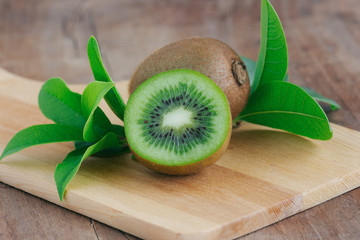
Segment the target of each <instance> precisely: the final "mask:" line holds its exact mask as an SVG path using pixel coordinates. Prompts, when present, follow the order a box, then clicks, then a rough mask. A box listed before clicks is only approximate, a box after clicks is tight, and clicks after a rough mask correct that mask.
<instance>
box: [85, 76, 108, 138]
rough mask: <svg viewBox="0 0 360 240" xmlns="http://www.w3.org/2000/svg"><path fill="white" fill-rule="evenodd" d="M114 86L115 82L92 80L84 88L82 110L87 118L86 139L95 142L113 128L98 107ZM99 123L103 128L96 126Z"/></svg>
mask: <svg viewBox="0 0 360 240" xmlns="http://www.w3.org/2000/svg"><path fill="white" fill-rule="evenodd" d="M113 86H114V83H107V82H92V83H90V84H89V85H88V86H87V87H86V88H85V90H84V92H83V95H82V97H81V110H82V113H83V114H84V116H85V117H86V118H87V121H86V123H85V127H84V139H85V141H87V142H95V141H97V140H99V139H100V138H102V137H103V136H104V135H105V134H106V133H107V132H109V131H110V130H111V129H112V125H111V123H110V121H109V119H108V118H107V117H106V115H105V114H103V112H102V111H101V110H100V108H98V105H99V103H100V101H101V99H102V98H103V97H104V96H105V94H106V93H107V92H108V91H109V90H110V89H111V88H112V87H113ZM96 125H99V126H100V127H101V128H98V129H97V128H96Z"/></svg>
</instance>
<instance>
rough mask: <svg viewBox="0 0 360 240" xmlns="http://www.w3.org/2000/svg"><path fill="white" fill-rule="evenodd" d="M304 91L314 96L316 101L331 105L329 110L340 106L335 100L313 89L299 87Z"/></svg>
mask: <svg viewBox="0 0 360 240" xmlns="http://www.w3.org/2000/svg"><path fill="white" fill-rule="evenodd" d="M301 88H302V89H303V90H304V91H305V92H307V93H308V94H309V95H310V96H311V97H312V98H314V99H315V100H316V101H318V102H322V103H325V104H329V105H330V107H331V110H333V111H334V110H337V109H341V106H340V105H339V104H338V103H337V102H335V101H334V100H331V99H329V98H326V97H324V96H323V95H321V94H320V93H317V92H315V91H314V90H312V89H310V88H307V87H301Z"/></svg>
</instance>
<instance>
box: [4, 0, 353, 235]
mask: <svg viewBox="0 0 360 240" xmlns="http://www.w3.org/2000/svg"><path fill="white" fill-rule="evenodd" d="M260 2H261V1H260V0H256V1H255V0H242V1H235V0H225V1H224V0H223V1H220V0H219V1H206V0H202V1H192V0H185V1H184V0H182V1H181V0H178V1H165V0H161V1H155V0H152V1H149V0H142V1H132V0H123V1H117V0H111V1H110V0H108V1H96V0H80V1H74V0H62V1H50V0H44V1H40V0H38V1H36V0H27V1H21V0H0V67H2V68H5V69H6V70H8V71H10V72H13V73H16V74H18V75H22V76H25V77H28V78H32V79H37V80H39V81H45V80H47V79H48V78H50V77H53V76H61V77H62V78H64V79H65V80H66V81H67V82H68V83H88V82H90V81H92V76H91V70H90V67H89V64H88V61H87V57H86V45H87V41H88V38H89V36H90V35H95V36H96V37H97V39H98V41H99V42H100V45H101V50H102V54H103V58H104V61H105V64H106V67H107V68H108V70H109V72H110V74H111V76H112V78H113V79H114V80H115V81H120V80H125V79H129V77H130V76H131V74H132V72H133V71H134V69H135V67H136V66H137V64H139V63H140V62H141V61H142V59H143V58H145V57H146V56H148V55H149V54H150V53H151V52H153V51H154V50H155V49H157V48H160V47H162V46H163V45H165V44H167V43H169V42H172V41H175V40H179V39H182V38H187V37H192V36H206V37H213V38H217V39H220V40H222V41H224V42H226V43H228V44H229V45H230V46H231V47H232V48H233V49H234V50H235V51H237V52H238V53H239V54H241V55H245V56H248V57H250V58H253V59H256V58H257V54H258V49H259V44H260ZM272 2H273V5H274V7H275V9H276V10H277V12H278V14H279V16H280V18H281V20H282V23H283V27H284V29H285V33H286V36H287V40H288V48H289V56H290V60H289V75H290V81H291V82H293V83H296V84H299V85H305V86H308V87H311V88H313V89H315V90H316V91H318V92H320V93H322V94H323V95H325V96H328V97H331V98H332V99H334V100H336V101H337V102H338V103H340V105H341V106H342V109H341V110H340V111H336V112H332V113H329V114H328V117H329V119H330V121H332V122H334V123H337V124H340V125H343V126H346V127H349V128H352V129H356V130H360V105H359V100H360V98H359V93H360V92H359V90H360V27H359V26H360V1H359V0H342V1H338V0H301V1H300V0H298V1H287V0H272ZM29 90H30V89H29ZM139 227H141V226H139ZM359 236H360V189H356V190H353V191H351V192H349V193H346V194H344V195H342V196H340V197H337V198H335V199H332V200H330V201H328V202H325V203H323V204H321V205H319V206H317V207H314V208H312V209H310V210H307V211H305V212H303V213H299V214H297V215H295V216H293V217H290V218H287V219H285V220H283V221H281V222H279V223H276V224H273V225H271V226H269V227H266V228H264V229H261V230H259V231H256V232H254V233H251V234H249V235H247V236H245V237H243V238H241V239H246V240H248V239H358V238H359ZM39 238H41V239H70V238H71V239H136V238H135V237H133V236H131V235H129V234H127V233H123V232H121V231H119V230H116V229H113V228H111V227H108V226H106V225H104V224H102V223H99V222H97V221H95V220H92V219H89V218H87V217H84V216H81V215H79V214H76V213H74V212H71V211H69V210H66V209H63V208H61V207H58V206H56V205H54V204H51V203H49V202H47V201H44V200H41V199H39V198H37V197H34V196H31V195H29V194H27V193H24V192H22V191H20V190H17V189H15V188H12V187H10V186H8V185H6V184H3V183H0V239H39Z"/></svg>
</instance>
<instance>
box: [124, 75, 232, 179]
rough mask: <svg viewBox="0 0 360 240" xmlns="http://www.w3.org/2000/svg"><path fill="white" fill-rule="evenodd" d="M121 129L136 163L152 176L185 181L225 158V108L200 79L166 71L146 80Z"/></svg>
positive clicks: (217, 94) (223, 100)
mask: <svg viewBox="0 0 360 240" xmlns="http://www.w3.org/2000/svg"><path fill="white" fill-rule="evenodd" d="M124 128H125V135H126V138H127V140H128V144H129V147H130V149H131V151H132V152H133V154H134V155H135V158H136V159H137V160H138V161H139V162H140V163H142V164H143V165H145V166H146V167H148V168H150V169H152V170H154V171H156V172H160V173H165V174H169V175H187V174H192V173H195V172H198V171H199V170H201V169H203V168H204V167H206V166H208V165H210V164H212V163H214V162H216V161H217V160H218V159H219V158H220V156H221V155H222V154H223V153H224V152H225V150H226V148H227V146H228V144H229V141H230V137H231V113H230V107H229V104H228V101H227V98H226V96H225V94H224V93H223V92H222V91H221V89H220V88H219V87H218V86H217V85H216V84H215V83H214V82H213V81H212V80H211V79H209V78H208V77H206V76H205V75H203V74H201V73H199V72H196V71H193V70H188V69H180V70H171V71H167V72H163V73H160V74H157V75H155V76H153V77H151V78H150V79H148V80H147V81H145V82H143V83H142V84H140V85H139V86H138V87H137V88H136V90H135V91H134V92H133V94H131V96H130V98H129V100H128V102H127V105H126V108H125V115H124Z"/></svg>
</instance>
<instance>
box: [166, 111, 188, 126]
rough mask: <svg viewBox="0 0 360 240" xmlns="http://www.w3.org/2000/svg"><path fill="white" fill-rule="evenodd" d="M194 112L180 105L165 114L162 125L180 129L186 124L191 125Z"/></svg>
mask: <svg viewBox="0 0 360 240" xmlns="http://www.w3.org/2000/svg"><path fill="white" fill-rule="evenodd" d="M191 116H192V112H191V111H189V110H186V109H184V108H183V107H179V108H178V109H175V110H173V111H171V112H169V113H167V114H165V116H164V119H163V122H162V127H172V128H175V129H179V128H181V127H184V126H186V125H190V124H191V123H192V122H191Z"/></svg>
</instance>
